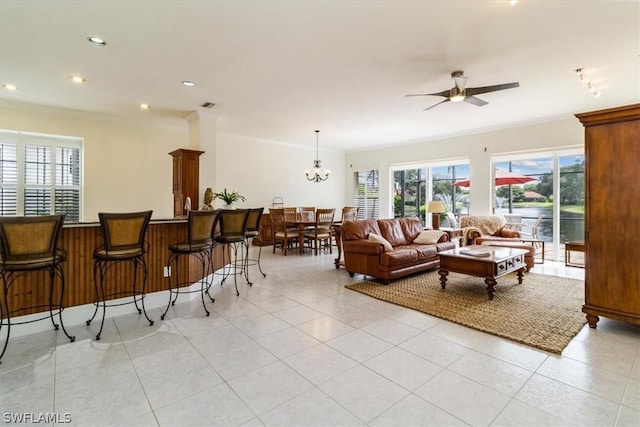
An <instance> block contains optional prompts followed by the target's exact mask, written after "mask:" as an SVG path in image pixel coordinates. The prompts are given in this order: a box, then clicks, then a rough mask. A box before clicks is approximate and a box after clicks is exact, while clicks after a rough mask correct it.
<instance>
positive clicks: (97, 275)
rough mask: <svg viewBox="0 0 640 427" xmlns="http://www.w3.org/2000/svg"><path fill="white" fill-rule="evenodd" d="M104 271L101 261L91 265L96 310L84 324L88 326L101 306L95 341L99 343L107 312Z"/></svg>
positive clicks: (104, 267) (103, 264)
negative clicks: (98, 328)
mask: <svg viewBox="0 0 640 427" xmlns="http://www.w3.org/2000/svg"><path fill="white" fill-rule="evenodd" d="M105 269H106V266H105V263H104V262H102V261H96V262H95V263H94V265H93V283H94V285H95V288H96V302H95V303H94V304H95V306H96V309H95V310H94V311H93V316H91V318H90V319H89V320H87V321H86V322H85V323H86V324H87V326H89V325H90V324H91V322H92V321H93V319H94V318H95V317H96V314H98V309H99V308H100V305H102V321H101V322H100V330H99V331H98V333H97V335H96V341H100V335H101V334H102V328H103V327H104V316H105V314H106V311H107V305H106V302H105V296H104V275H105ZM98 285H99V286H98Z"/></svg>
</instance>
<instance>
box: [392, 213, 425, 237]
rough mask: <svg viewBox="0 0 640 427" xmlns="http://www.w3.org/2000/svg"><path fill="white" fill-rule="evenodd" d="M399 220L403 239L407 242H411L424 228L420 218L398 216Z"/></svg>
mask: <svg viewBox="0 0 640 427" xmlns="http://www.w3.org/2000/svg"><path fill="white" fill-rule="evenodd" d="M398 220H399V221H400V227H402V232H403V233H404V239H405V240H406V241H407V243H410V242H413V241H414V240H415V238H416V237H418V235H419V234H420V233H421V232H422V231H423V230H424V226H423V225H422V222H420V218H413V217H410V218H398Z"/></svg>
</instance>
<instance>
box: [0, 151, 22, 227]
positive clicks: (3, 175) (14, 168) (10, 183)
mask: <svg viewBox="0 0 640 427" xmlns="http://www.w3.org/2000/svg"><path fill="white" fill-rule="evenodd" d="M0 215H2V216H16V215H18V145H17V144H12V143H9V142H7V143H4V142H3V143H0Z"/></svg>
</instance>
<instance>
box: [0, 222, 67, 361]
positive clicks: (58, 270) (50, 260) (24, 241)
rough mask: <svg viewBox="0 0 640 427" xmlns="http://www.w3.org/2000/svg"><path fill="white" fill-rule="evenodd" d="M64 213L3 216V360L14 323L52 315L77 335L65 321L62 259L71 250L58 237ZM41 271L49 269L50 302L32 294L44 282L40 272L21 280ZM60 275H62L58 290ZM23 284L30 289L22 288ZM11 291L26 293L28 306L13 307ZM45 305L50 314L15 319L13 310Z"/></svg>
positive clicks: (27, 310)
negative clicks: (62, 245)
mask: <svg viewBox="0 0 640 427" xmlns="http://www.w3.org/2000/svg"><path fill="white" fill-rule="evenodd" d="M64 217H65V216H64V214H61V215H47V216H29V217H26V216H22V217H0V278H1V279H2V290H3V293H2V304H0V332H1V331H2V329H6V339H5V340H4V344H3V346H2V351H1V352H0V360H2V357H3V356H4V353H5V351H6V350H7V346H8V344H9V336H10V334H11V326H12V324H13V325H21V324H26V323H32V322H35V321H38V320H45V319H47V318H49V319H51V323H52V324H53V328H54V329H55V330H58V329H59V327H60V326H62V331H63V332H64V334H65V335H66V336H67V338H69V340H70V341H71V342H73V341H75V339H76V337H75V336H72V335H69V333H68V332H67V330H66V329H65V327H64V323H63V322H62V311H63V310H64V307H63V298H64V287H65V280H64V279H65V278H64V270H63V268H62V263H63V262H65V261H66V260H67V253H66V252H65V251H64V250H63V249H60V248H58V239H59V237H60V231H61V230H62V224H63V223H64ZM38 271H45V272H47V273H48V276H49V281H48V288H49V289H48V296H49V297H48V304H39V301H36V299H39V298H38V297H35V298H32V296H36V295H39V293H38V292H37V291H36V289H35V286H37V285H39V284H42V283H43V281H41V280H38V279H39V277H38V276H37V275H35V276H34V275H30V276H34V279H33V280H29V281H27V280H18V279H19V278H23V277H24V275H25V274H26V273H33V272H38ZM56 278H58V279H60V280H59V282H60V285H59V287H58V289H57V290H56V286H55V285H56ZM30 285H33V286H30ZM14 286H15V287H16V288H14ZM23 287H24V288H26V289H21V288H23ZM17 288H20V289H17ZM10 293H13V294H18V293H19V294H20V295H22V294H24V295H26V297H25V298H24V299H23V304H26V306H21V307H9V296H10ZM54 298H55V300H56V303H55V305H54V302H53V301H54ZM31 301H33V304H32V303H31ZM45 307H46V308H48V313H47V314H44V315H42V316H37V318H33V317H32V316H29V318H28V320H20V321H14V322H13V323H12V322H11V316H12V315H13V314H29V313H33V312H35V311H37V312H40V311H41V310H40V309H42V308H45ZM54 312H55V314H57V316H58V321H59V324H58V323H56V322H55V320H54Z"/></svg>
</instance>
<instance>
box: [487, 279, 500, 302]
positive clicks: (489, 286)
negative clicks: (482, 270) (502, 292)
mask: <svg viewBox="0 0 640 427" xmlns="http://www.w3.org/2000/svg"><path fill="white" fill-rule="evenodd" d="M484 283H486V284H487V293H488V294H489V299H493V291H494V289H495V286H496V284H497V283H498V282H496V279H492V278H490V277H487V278H486V279H484Z"/></svg>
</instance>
